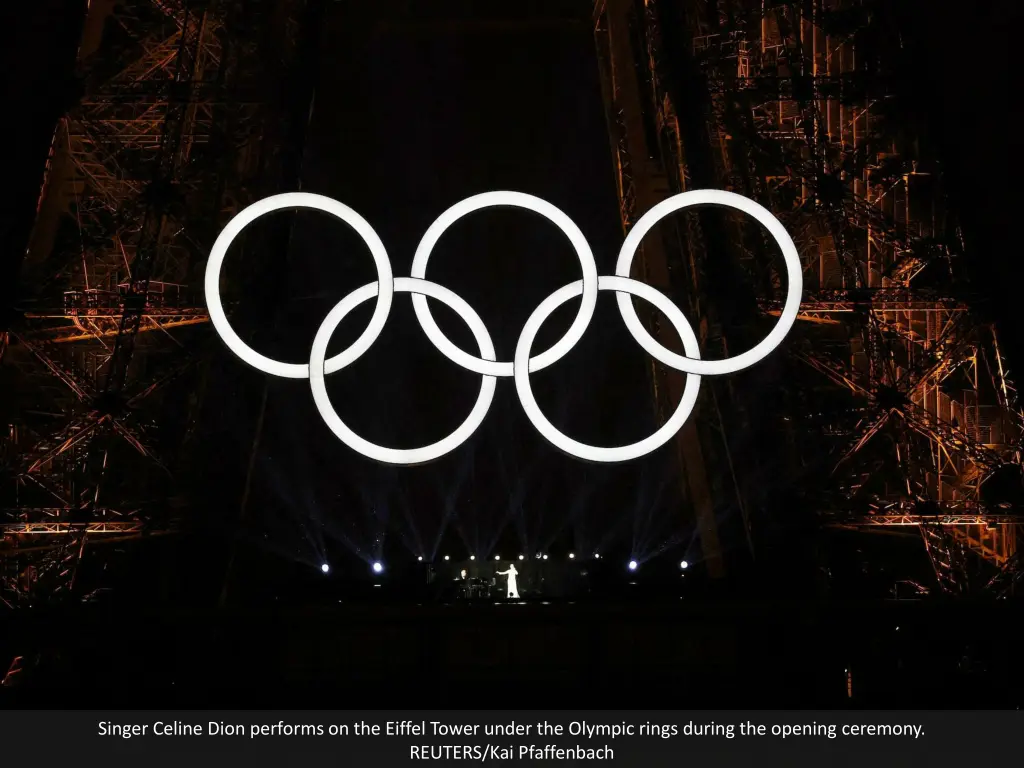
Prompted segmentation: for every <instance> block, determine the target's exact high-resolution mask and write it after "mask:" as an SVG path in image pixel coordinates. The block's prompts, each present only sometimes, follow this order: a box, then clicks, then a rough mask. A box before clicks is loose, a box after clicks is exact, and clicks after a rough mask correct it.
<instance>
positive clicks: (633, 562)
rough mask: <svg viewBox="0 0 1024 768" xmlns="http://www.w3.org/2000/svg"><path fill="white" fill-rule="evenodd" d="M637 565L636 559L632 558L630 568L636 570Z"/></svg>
mask: <svg viewBox="0 0 1024 768" xmlns="http://www.w3.org/2000/svg"><path fill="white" fill-rule="evenodd" d="M636 565H637V563H636V560H630V561H629V570H631V571H635V570H636Z"/></svg>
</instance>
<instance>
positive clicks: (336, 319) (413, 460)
mask: <svg viewBox="0 0 1024 768" xmlns="http://www.w3.org/2000/svg"><path fill="white" fill-rule="evenodd" d="M394 287H395V290H396V291H398V292H399V293H412V294H414V295H417V294H418V295H423V296H429V297H431V298H432V299H437V300H438V301H441V302H444V303H445V304H447V305H448V306H449V307H451V308H452V309H453V310H455V312H456V313H457V314H458V315H459V317H461V318H462V320H463V322H465V323H466V325H468V326H469V329H470V330H471V331H472V332H473V336H474V338H475V339H476V343H477V346H479V347H480V355H481V356H482V357H483V358H484V359H487V358H490V359H491V360H493V359H494V356H495V355H494V344H493V342H492V341H491V337H490V335H488V333H487V326H485V325H484V321H483V320H481V319H480V317H479V315H477V313H476V312H474V311H473V308H472V307H470V306H469V304H467V303H466V302H465V301H464V300H463V299H462V298H461V297H460V296H459V295H458V294H456V293H453V292H452V291H450V290H448V289H447V288H445V287H443V286H440V285H438V284H437V283H431V282H429V281H427V280H418V279H416V278H412V277H399V278H397V279H396V280H395V281H394ZM376 294H377V283H370V284H369V285H364V286H363V287H362V288H358V289H356V290H355V291H353V292H352V293H350V294H349V295H348V296H346V297H345V298H344V299H342V300H341V301H340V302H338V304H337V305H336V306H335V307H334V309H332V310H331V311H330V312H328V313H327V317H326V318H325V319H324V322H323V324H322V325H321V326H320V329H319V330H318V331H317V332H316V338H315V339H313V349H312V351H311V352H310V353H309V384H310V387H311V388H312V390H313V401H314V402H315V403H316V407H317V410H319V411H320V415H321V416H322V417H323V420H324V421H325V422H326V423H327V426H328V427H330V429H331V431H332V432H334V434H335V435H337V436H338V439H340V440H341V442H343V443H345V445H347V446H348V447H349V448H351V449H353V450H354V451H357V452H358V453H361V454H363V455H364V456H367V457H369V458H371V459H376V460H377V461H379V462H382V463H384V464H410V465H411V464H424V463H426V462H428V461H433V460H434V459H437V458H440V457H441V456H444V455H445V454H446V453H449V452H450V451H454V450H455V449H456V448H458V447H459V446H460V445H462V444H463V443H464V442H466V440H468V439H469V438H470V437H471V436H472V435H473V433H474V432H476V430H477V427H479V426H480V425H481V424H482V423H483V420H484V417H485V416H487V410H488V409H489V408H490V407H491V401H492V400H493V399H494V389H495V387H496V386H497V383H498V382H497V380H496V379H495V378H494V377H493V376H483V377H482V381H481V383H480V394H479V395H478V396H477V399H476V404H475V405H474V406H473V410H472V411H470V413H469V416H468V417H467V418H466V420H465V421H463V422H462V424H460V425H459V426H458V427H457V428H456V429H455V431H454V432H452V433H451V434H450V435H448V436H447V437H445V438H442V439H441V440H438V441H437V442H436V443H433V444H431V445H427V446H424V447H422V448H407V449H398V448H385V447H384V446H380V445H377V444H375V443H371V442H370V441H369V440H365V439H363V438H362V437H360V436H359V435H357V434H356V433H355V432H353V431H352V430H351V429H349V428H348V426H347V425H346V424H345V422H343V421H342V420H341V417H340V416H338V413H337V411H335V410H334V406H333V405H331V400H330V398H329V397H328V396H327V385H326V383H325V381H324V375H325V370H324V362H325V359H326V357H327V345H328V343H330V340H331V336H332V335H333V334H334V331H335V330H337V328H338V325H339V324H340V323H341V321H342V320H343V319H344V318H345V316H346V315H348V313H349V312H351V311H352V310H353V309H355V308H356V307H357V306H359V305H360V304H362V303H363V302H364V301H368V300H369V299H371V298H373V297H374V296H375V295H376Z"/></svg>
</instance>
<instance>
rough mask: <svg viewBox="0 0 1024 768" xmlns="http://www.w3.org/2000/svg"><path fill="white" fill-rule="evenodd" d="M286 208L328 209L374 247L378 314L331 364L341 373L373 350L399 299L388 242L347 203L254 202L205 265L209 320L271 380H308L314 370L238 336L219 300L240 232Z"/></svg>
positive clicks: (305, 196) (291, 198) (292, 198)
mask: <svg viewBox="0 0 1024 768" xmlns="http://www.w3.org/2000/svg"><path fill="white" fill-rule="evenodd" d="M285 208H312V209H313V210H315V211H323V212H324V213H329V214H331V215H332V216H334V217H336V218H339V219H341V220H342V221H344V222H345V223H346V224H348V225H349V226H350V227H352V229H354V230H355V231H356V234H357V235H359V236H360V237H361V238H362V239H363V242H364V243H366V245H367V247H368V248H369V249H370V255H371V256H373V262H374V264H375V265H376V267H377V283H378V285H379V286H380V290H379V292H378V293H377V306H376V307H375V308H374V310H373V316H372V317H371V318H370V323H369V325H367V326H366V330H365V331H363V333H362V335H361V336H360V337H359V338H358V339H356V340H355V341H354V342H353V343H352V345H351V346H350V347H349V348H348V349H345V350H343V351H341V352H339V353H338V354H337V355H335V356H334V357H332V358H331V359H330V360H328V361H327V365H326V370H327V373H335V372H336V371H340V370H341V369H342V368H344V367H345V366H346V365H348V364H349V363H352V362H353V361H355V360H356V359H357V358H358V357H359V356H360V355H362V354H363V353H364V352H366V350H368V349H369V348H370V345H371V344H373V342H375V341H376V340H377V337H378V336H380V332H381V329H383V328H384V323H385V322H386V321H387V319H388V313H390V312H391V300H392V298H393V297H394V286H393V282H392V274H391V261H390V260H389V259H388V252H387V250H386V249H385V248H384V243H382V242H381V239H380V238H379V237H378V236H377V233H376V232H374V231H373V227H371V226H370V225H369V223H367V221H366V219H364V218H363V217H362V216H360V215H359V214H358V213H356V212H355V211H353V210H352V209H351V208H349V207H348V206H347V205H343V204H342V203H339V202H338V201H337V200H332V199H331V198H329V197H323V196H322V195H313V194H310V193H308V192H286V193H284V194H281V195H273V196H272V197H268V198H265V199H263V200H260V201H258V202H255V203H253V204H252V205H250V206H249V207H248V208H245V209H243V210H242V211H240V212H239V213H238V215H236V216H235V217H234V218H233V219H231V221H229V222H228V225H227V226H226V227H224V231H222V232H221V233H220V235H218V236H217V240H216V241H215V242H214V244H213V248H212V249H211V251H210V259H209V261H207V263H206V281H205V287H206V305H207V307H208V308H209V310H210V322H211V323H213V327H214V328H215V329H216V331H217V333H218V334H219V335H220V337H221V338H222V339H223V340H224V343H225V344H226V345H227V347H228V349H230V350H231V351H232V352H234V353H235V354H236V355H238V356H239V357H240V358H241V359H242V360H244V361H245V362H247V363H248V364H249V365H251V366H252V367H253V368H256V369H257V370H260V371H263V372H264V373H269V374H270V375H271V376H280V377H282V378H285V379H305V378H308V377H309V366H308V365H305V364H302V363H282V362H281V361H280V360H274V359H273V358H270V357H266V356H265V355H261V354H260V353H259V352H257V351H256V350H254V349H253V348H252V347H250V346H249V345H248V344H246V343H245V342H244V341H242V339H241V337H240V336H239V335H238V334H237V333H235V331H234V329H233V328H232V327H231V323H229V322H228V317H227V314H225V312H224V305H223V304H222V303H221V300H220V271H221V267H222V266H223V265H224V257H225V256H227V253H228V247H230V245H231V243H232V242H234V239H235V238H236V237H238V235H239V233H240V232H241V231H242V230H243V229H244V228H245V227H246V226H248V225H249V224H251V223H252V222H253V221H255V220H256V219H258V218H259V217H260V216H263V215H264V214H267V213H273V212H274V211H280V210H282V209H285Z"/></svg>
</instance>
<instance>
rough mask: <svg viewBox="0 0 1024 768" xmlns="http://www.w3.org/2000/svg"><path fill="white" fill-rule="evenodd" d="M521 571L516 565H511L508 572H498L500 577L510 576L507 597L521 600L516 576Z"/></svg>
mask: <svg viewBox="0 0 1024 768" xmlns="http://www.w3.org/2000/svg"><path fill="white" fill-rule="evenodd" d="M517 573H519V571H517V570H516V567H515V566H514V565H510V566H509V567H508V570H507V571H498V575H499V576H508V594H507V595H506V597H514V598H515V599H516V600H518V599H519V590H518V589H516V574H517Z"/></svg>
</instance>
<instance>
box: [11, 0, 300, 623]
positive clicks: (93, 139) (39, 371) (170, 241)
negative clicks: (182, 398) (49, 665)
mask: <svg viewBox="0 0 1024 768" xmlns="http://www.w3.org/2000/svg"><path fill="white" fill-rule="evenodd" d="M304 3H305V0H273V2H271V3H267V4H260V5H259V6H258V7H253V6H250V4H248V3H246V2H243V1H242V0H212V1H211V0H128V2H122V3H120V4H116V3H115V2H114V0H93V1H92V2H91V3H90V4H89V10H88V17H87V18H86V22H85V25H84V29H85V32H84V34H83V39H82V42H81V46H80V49H79V62H78V68H79V75H80V80H81V82H82V84H83V87H84V94H83V96H82V98H80V99H79V100H78V101H77V102H76V103H75V104H74V105H73V106H72V108H71V109H70V110H69V111H68V113H67V114H66V115H65V116H64V117H63V118H61V120H60V121H59V123H58V125H57V130H56V132H55V135H54V140H53V145H52V147H51V152H50V157H49V159H48V161H47V165H46V172H45V179H44V184H43V192H42V195H41V197H40V200H39V206H38V213H37V220H36V224H35V227H34V230H33V233H32V238H31V241H30V244H29V248H28V256H27V258H26V261H25V267H24V269H23V273H22V276H21V286H22V289H21V296H20V298H19V301H18V305H17V306H16V307H15V309H16V312H17V315H18V318H19V321H18V322H17V323H16V324H15V326H14V328H13V330H12V332H11V333H10V335H9V337H8V336H7V335H5V336H4V341H5V344H4V347H3V355H2V359H3V362H4V364H5V366H6V365H10V366H11V367H12V373H16V376H15V381H20V385H19V387H18V388H17V389H16V390H15V391H13V392H12V393H11V396H12V398H17V400H16V401H15V402H17V403H18V404H19V407H18V408H17V409H16V410H15V413H16V414H18V415H19V417H20V419H21V420H20V421H19V422H18V423H16V424H12V425H9V429H8V433H9V434H6V435H5V436H4V437H3V439H4V441H5V444H4V445H2V446H0V447H2V448H3V449H4V450H3V451H0V456H6V457H11V460H10V461H9V462H8V465H7V466H5V467H0V469H2V470H3V475H2V476H0V479H3V480H6V481H7V483H8V485H5V486H4V487H3V489H2V490H3V493H4V494H5V496H4V497H3V498H0V506H3V507H11V509H9V510H8V514H7V515H6V516H5V517H4V519H2V520H0V526H2V527H0V533H2V534H3V535H4V537H5V542H6V541H8V540H9V541H11V542H13V543H12V544H11V546H8V547H2V548H0V583H2V584H3V585H4V588H5V589H6V590H7V592H6V593H4V594H8V595H9V596H10V597H11V599H9V600H8V602H12V601H13V602H14V603H15V604H17V603H18V601H20V600H22V599H25V598H26V596H27V595H35V596H37V597H38V596H39V595H42V594H68V593H69V592H70V591H71V588H72V586H73V585H74V583H75V576H76V573H77V569H78V562H79V561H80V558H81V557H82V553H83V552H84V550H85V546H86V542H87V541H88V539H89V537H91V536H93V535H97V536H100V539H102V540H105V541H114V540H121V539H120V538H119V537H120V536H123V537H134V536H151V535H159V534H160V533H162V532H166V531H169V530H173V529H174V525H175V522H174V520H173V516H171V515H170V514H169V511H168V510H167V509H165V507H166V504H165V503H164V502H161V501H156V502H153V501H143V502H141V503H140V502H138V501H136V500H134V496H133V495H132V494H137V495H141V496H145V497H147V498H149V499H152V498H154V497H155V498H157V499H161V498H164V497H165V496H166V495H167V494H166V493H163V492H162V491H160V490H159V488H160V487H161V486H159V485H152V483H156V482H161V483H166V482H167V481H166V479H163V480H161V479H160V478H167V477H168V476H169V472H170V465H171V463H172V462H171V460H172V458H173V457H168V456H159V457H158V456H157V455H156V454H155V453H154V451H153V450H152V447H151V443H153V440H152V439H151V438H152V434H151V433H152V431H153V430H154V429H157V428H159V426H160V425H157V424H155V423H154V421H153V418H154V417H153V416H152V415H147V414H152V413H155V412H156V408H155V405H156V404H155V403H152V402H150V401H153V400H155V399H156V398H157V396H158V394H159V393H160V392H162V391H163V389H164V388H165V387H167V386H168V385H169V384H171V383H173V382H175V381H177V380H178V379H179V378H180V377H181V376H182V375H183V374H185V373H187V372H189V371H191V370H192V369H193V366H194V365H195V364H196V363H197V362H198V361H199V360H200V354H198V352H199V351H200V350H199V349H198V345H200V344H203V343H205V342H204V341H203V339H205V336H206V335H205V334H198V335H197V334H196V329H197V328H201V327H202V326H204V325H205V324H207V323H208V321H209V317H208V314H207V311H206V309H205V307H203V306H202V303H201V302H200V301H198V300H197V298H196V297H197V296H198V294H199V290H200V288H199V284H200V280H199V279H198V275H199V271H200V268H201V265H202V263H203V261H204V260H205V249H207V248H208V247H209V246H210V244H211V242H212V233H215V229H216V226H217V225H218V224H219V223H220V222H222V221H223V220H224V218H225V217H226V216H229V215H230V214H231V213H232V212H233V211H234V210H237V206H238V204H239V203H240V202H242V201H244V200H246V198H247V194H248V193H247V191H246V190H247V189H248V187H249V186H250V185H251V184H252V178H255V177H256V175H257V174H258V173H259V172H260V171H258V170H256V168H255V166H254V165H253V163H254V162H255V161H254V160H252V156H253V155H254V153H253V152H252V149H253V148H254V146H255V145H256V144H258V143H260V142H262V141H264V135H265V121H266V120H267V119H268V118H270V119H273V115H272V114H271V112H270V110H269V109H268V106H269V105H270V104H271V103H272V102H275V101H276V99H277V98H278V95H277V93H276V92H274V86H273V85H272V84H271V85H268V83H271V82H272V80H273V77H271V78H268V77H267V70H268V68H271V67H276V68H284V67H287V62H288V61H289V58H288V57H291V56H294V55H295V39H294V37H293V32H294V26H293V22H292V21H291V19H293V18H294V16H295V14H296V13H297V12H300V11H301V9H302V8H303V7H304ZM272 22H273V24H274V25H275V26H274V27H273V30H274V36H275V38H279V40H280V41H281V42H282V43H283V44H282V45H281V46H280V47H279V48H278V49H277V50H276V52H275V55H276V57H277V58H275V59H274V61H273V62H269V61H268V60H267V57H266V56H265V55H264V53H263V52H261V50H260V45H261V44H265V43H267V42H268V40H269V39H268V38H265V37H263V36H262V35H261V32H260V30H261V29H266V28H271V27H269V26H268V25H270V24H271V23H272ZM112 23H113V25H112ZM282 23H283V26H282ZM116 26H119V27H120V29H121V30H122V32H123V33H122V32H119V31H118V30H117V29H116ZM125 36H127V38H126V37H125ZM126 39H127V40H128V44H125V40H126ZM225 42H227V43H229V45H225V44H224V43H225ZM276 76H277V75H276V74H275V75H274V77H276ZM261 126H264V127H261ZM255 154H258V153H255ZM246 175H248V177H252V178H248V177H247V176H246ZM8 338H9V339H10V343H9V344H8V343H6V342H7V340H8ZM54 382H56V383H58V384H60V386H55V385H54ZM182 417H183V418H188V417H187V415H186V414H182ZM122 444H126V445H128V446H130V449H129V450H128V451H127V452H125V451H124V450H123V449H122V448H121V445H122ZM132 455H135V456H141V457H143V458H142V460H133V461H130V457H131V456H132ZM149 485H152V487H151V488H149V487H147V486H149ZM143 487H147V492H146V493H144V494H139V492H138V489H139V488H143ZM133 489H134V490H133ZM12 502H13V504H12ZM54 503H56V504H58V505H59V506H56V507H49V506H47V505H48V504H54ZM114 509H119V510H122V511H121V512H115V511H114ZM126 509H130V510H133V511H132V512H131V513H127V512H124V510H126ZM58 534H59V535H58ZM111 534H119V537H115V536H112V535H111ZM100 539H97V541H98V540H100Z"/></svg>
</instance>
